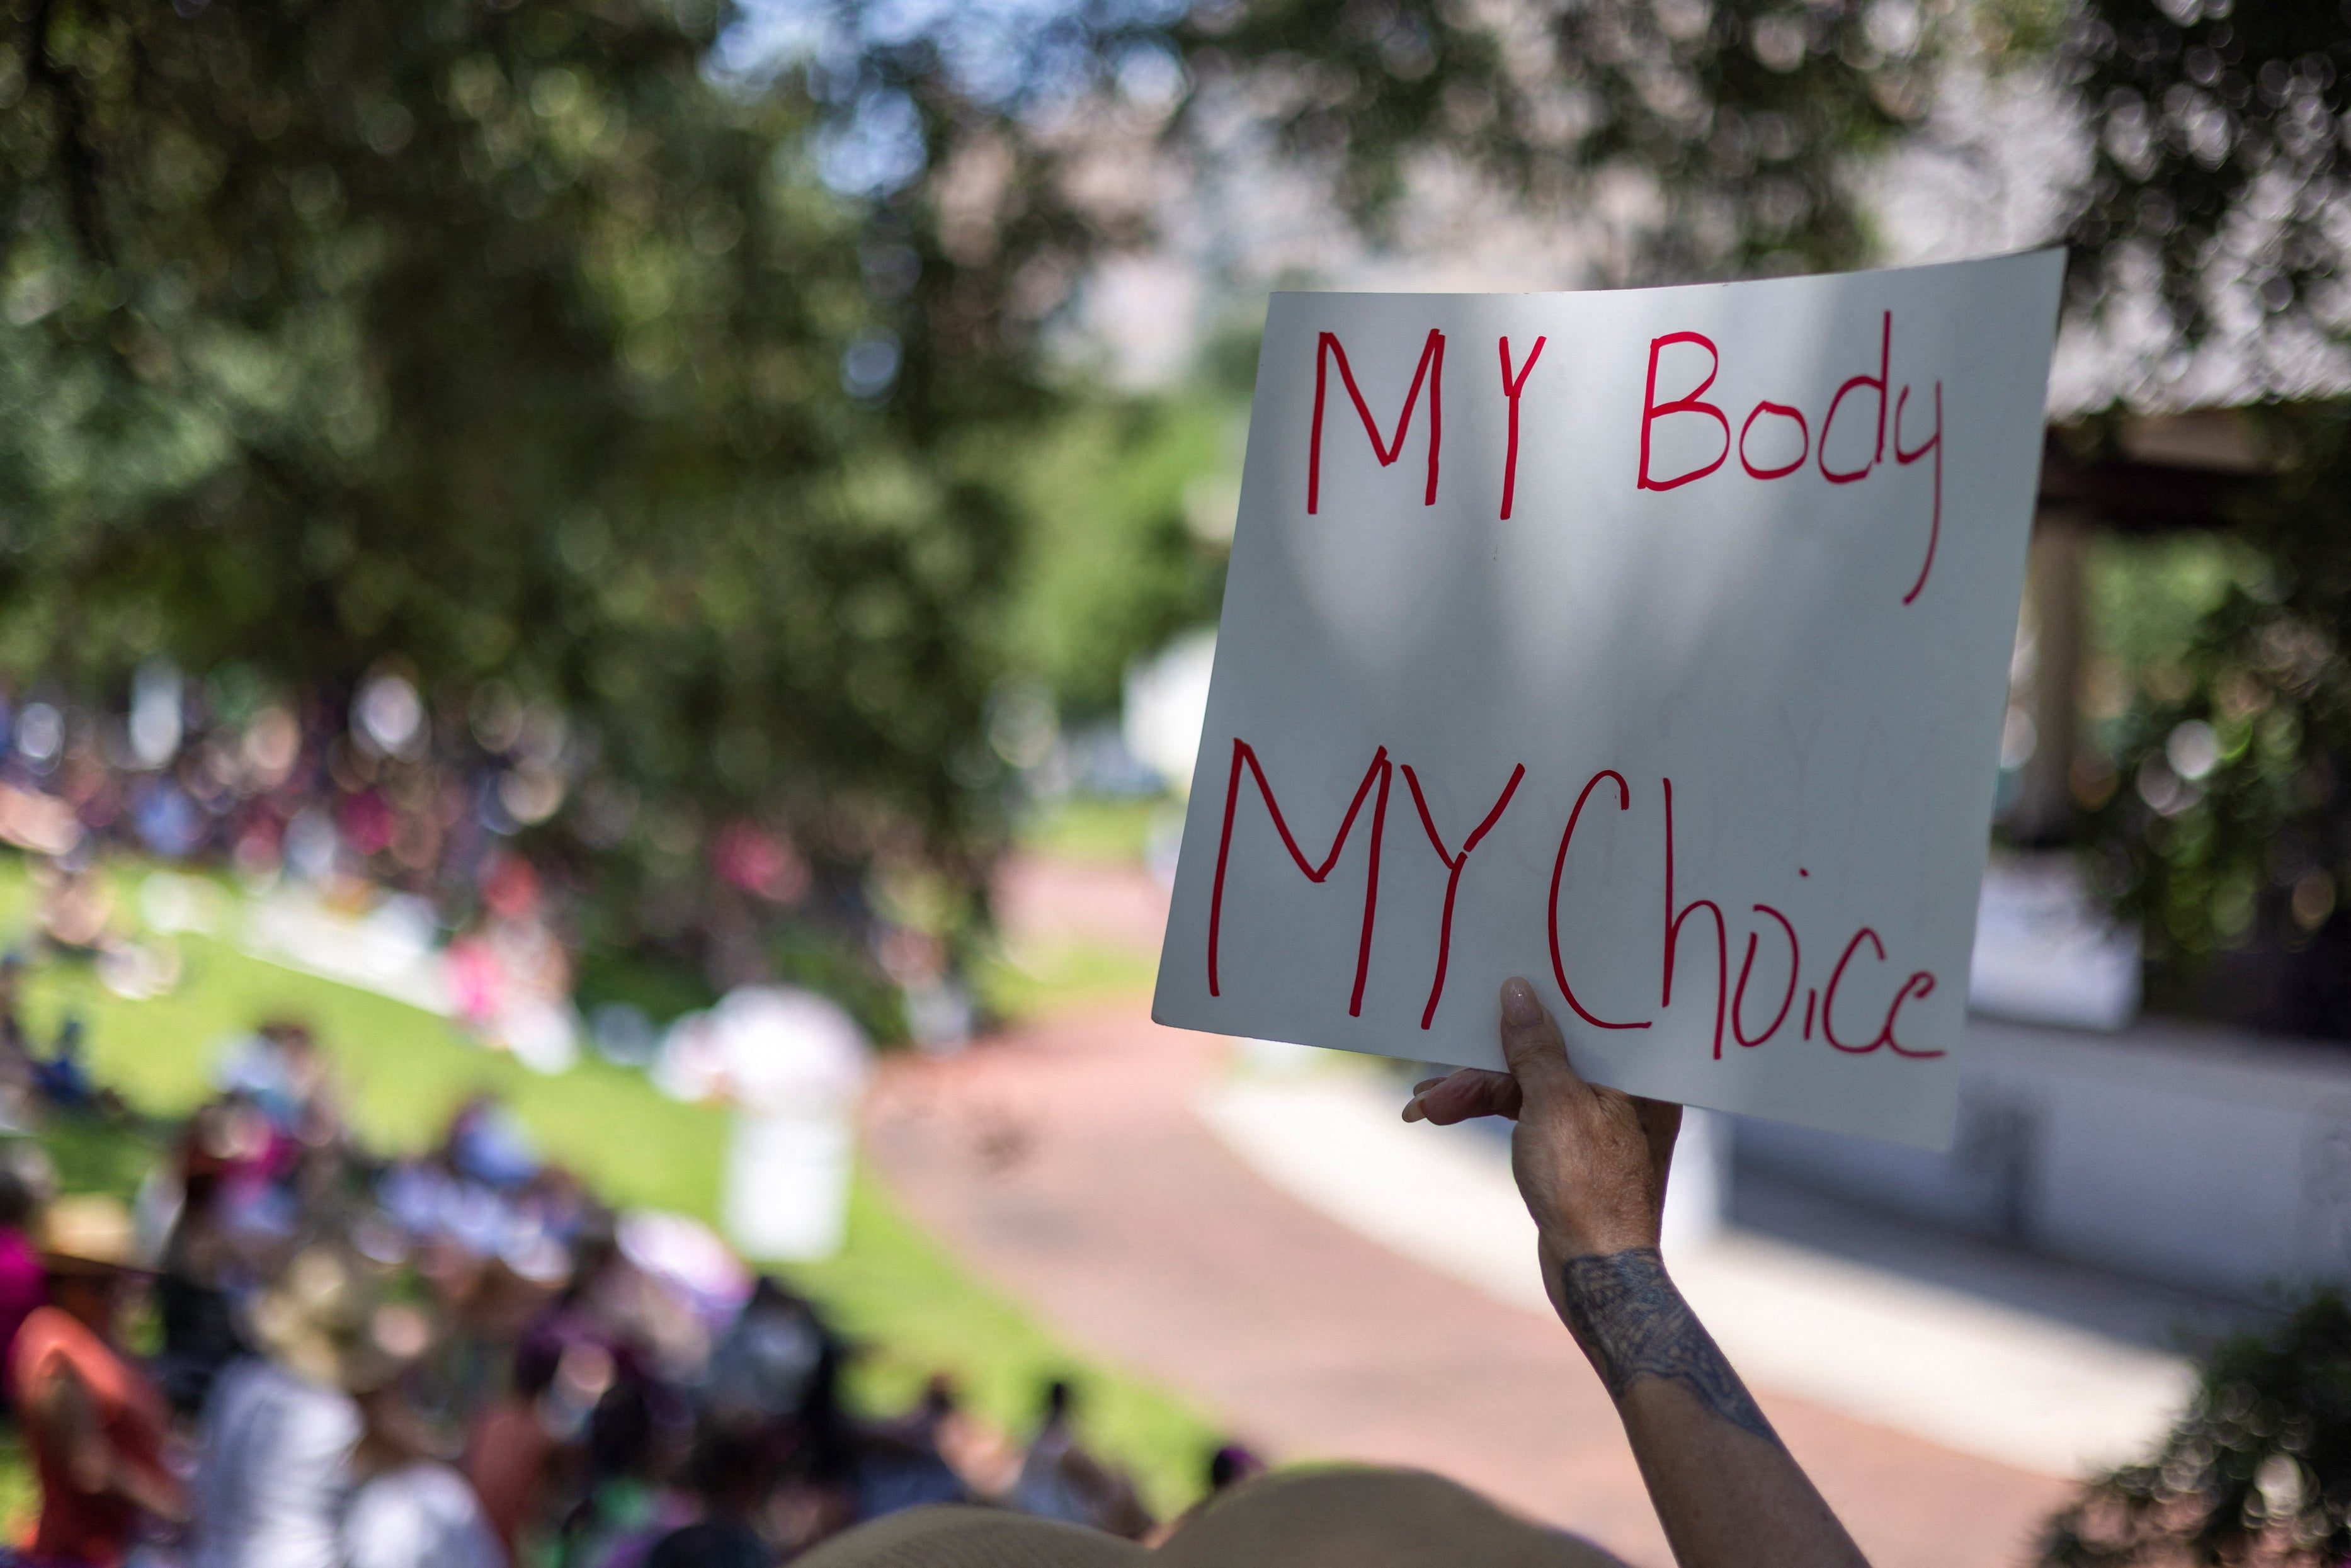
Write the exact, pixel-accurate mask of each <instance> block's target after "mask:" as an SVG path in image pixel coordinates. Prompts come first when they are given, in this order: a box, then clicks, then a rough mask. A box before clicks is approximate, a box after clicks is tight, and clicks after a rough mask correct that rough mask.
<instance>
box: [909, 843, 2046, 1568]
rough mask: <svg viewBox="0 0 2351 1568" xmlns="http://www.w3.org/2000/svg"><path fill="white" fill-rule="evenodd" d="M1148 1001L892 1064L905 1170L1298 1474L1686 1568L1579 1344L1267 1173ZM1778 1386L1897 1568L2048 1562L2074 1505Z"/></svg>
mask: <svg viewBox="0 0 2351 1568" xmlns="http://www.w3.org/2000/svg"><path fill="white" fill-rule="evenodd" d="M1037 891H1039V892H1041V891H1043V890H1042V889H1039V890H1037ZM1098 891H1101V892H1102V894H1103V896H1104V897H1105V898H1107V899H1111V900H1112V901H1113V902H1114V901H1115V900H1116V899H1117V898H1118V897H1119V896H1121V895H1117V894H1113V893H1112V892H1110V891H1109V890H1108V888H1107V884H1105V888H1104V889H1103V890H1098ZM1100 913H1102V914H1107V913H1109V911H1108V910H1107V909H1106V908H1105V909H1104V910H1102V911H1101V912H1100ZM1122 913H1123V910H1122ZM1219 1049H1220V1047H1219V1042H1217V1041H1216V1040H1212V1039H1210V1038H1208V1037H1205V1036H1200V1035H1192V1034H1185V1033H1180V1032H1177V1031H1174V1030H1162V1029H1159V1028H1157V1027H1156V1026H1155V1025H1154V1024H1152V1023H1151V1022H1150V1021H1149V1020H1148V1019H1147V1018H1145V1017H1144V1007H1143V1005H1142V1003H1141V1002H1140V1001H1139V1000H1138V1001H1137V1002H1135V1003H1134V1004H1131V1005H1129V1006H1126V1007H1124V1008H1122V1009H1116V1010H1113V1011H1110V1012H1106V1013H1100V1014H1094V1015H1091V1016H1087V1017H1082V1018H1072V1019H1063V1020H1059V1021H1056V1022H1052V1023H1050V1024H1046V1025H1041V1026H1039V1027H1037V1028H1034V1029H1031V1030H1026V1031H1023V1032H1021V1033H1019V1034H1017V1035H1014V1036H1012V1037H1010V1038H1008V1039H1005V1040H998V1041H995V1042H991V1043H990V1044H988V1045H987V1046H984V1047H981V1048H979V1049H977V1050H975V1051H971V1052H970V1053H968V1054H967V1055H966V1056H964V1057H962V1058H959V1059H956V1060H954V1061H937V1062H926V1061H911V1060H906V1059H900V1060H898V1061H893V1063H892V1064H891V1067H890V1069H889V1070H888V1071H886V1072H885V1074H884V1076H883V1082H882V1085H881V1087H880V1089H879V1091H878V1092H877V1093H876V1095H875V1096H874V1099H873V1101H872V1109H871V1124H870V1128H869V1144H870V1148H871V1151H872V1155H873V1158H874V1159H875V1161H876V1163H877V1164H878V1166H879V1167H880V1169H881V1171H882V1173H883V1176H884V1179H885V1180H887V1181H888V1182H889V1183H890V1185H891V1186H892V1187H893V1190H894V1191H895V1192H896V1193H897V1194H898V1195H899V1197H901V1199H902V1200H903V1201H904V1202H905V1203H906V1204H907V1205H908V1207H910V1208H911V1209H912V1210H913V1212H914V1214H915V1216H916V1217H917V1218H920V1219H921V1220H922V1221H923V1222H924V1223H925V1225H926V1226H927V1227H928V1228H930V1229H931V1230H932V1231H933V1232H934V1234H935V1235H936V1236H938V1237H939V1238H940V1239H942V1240H943V1241H944V1242H945V1243H946V1245H947V1246H948V1247H949V1248H950V1249H953V1250H955V1251H956V1253H957V1254H959V1255H960V1256H961V1257H962V1258H963V1259H964V1260H965V1261H966V1262H967V1263H968V1264H969V1265H970V1266H971V1267H972V1268H973V1269H974V1270H976V1271H977V1272H978V1273H979V1274H980V1275H981V1276H982V1277H983V1278H986V1279H987V1280H989V1281H992V1282H993V1283H994V1284H996V1285H997V1286H998V1287H999V1288H1001V1289H1003V1290H1004V1291H1007V1292H1008V1293H1009V1294H1011V1295H1013V1296H1015V1297H1017V1298H1019V1300H1021V1301H1025V1302H1026V1303H1028V1304H1029V1306H1030V1308H1031V1309H1032V1310H1034V1311H1036V1312H1038V1313H1039V1314H1040V1316H1041V1317H1043V1318H1044V1319H1045V1320H1047V1321H1048V1322H1050V1323H1052V1324H1053V1325H1054V1326H1055V1327H1056V1329H1058V1330H1059V1331H1060V1332H1061V1333H1062V1334H1064V1335H1065V1336H1066V1337H1068V1338H1069V1339H1070V1340H1071V1341H1072V1342H1073V1343H1078V1344H1081V1345H1083V1346H1085V1347H1086V1348H1088V1349H1089V1350H1090V1351H1092V1352H1093V1353H1095V1354H1099V1355H1101V1356H1102V1357H1105V1358H1107V1359H1110V1360H1113V1361H1116V1362H1118V1363H1120V1364H1123V1365H1125V1366H1128V1367H1131V1368H1134V1370H1136V1371H1138V1372H1141V1373H1144V1374H1145V1375H1149V1376H1152V1377H1155V1378H1156V1379H1158V1380H1159V1381H1160V1382H1162V1383H1164V1384H1165V1385H1168V1386H1170V1387H1173V1388H1175V1389H1179V1390H1181V1391H1182V1392H1183V1393H1184V1394H1186V1396H1189V1397H1190V1398H1192V1399H1193V1400H1194V1401H1196V1403H1197V1404H1199V1405H1200V1406H1203V1407H1205V1408H1206V1409H1207V1410H1208V1411H1210V1412H1212V1413H1214V1414H1215V1415H1216V1416H1217V1418H1218V1419H1220V1420H1222V1421H1224V1422H1226V1423H1228V1424H1229V1426H1230V1427H1231V1428H1232V1430H1233V1431H1234V1432H1235V1433H1236V1434H1237V1435H1238V1436H1239V1437H1242V1438H1243V1439H1245V1440H1247V1441H1249V1442H1251V1443H1252V1444H1254V1445H1257V1446H1259V1448H1262V1449H1264V1450H1267V1451H1270V1453H1271V1454H1273V1455H1274V1456H1276V1457H1278V1458H1355V1459H1364V1460H1373V1461H1378V1462H1384V1463H1392V1464H1403V1465H1415V1466H1420V1467H1423V1468H1426V1469H1434V1470H1437V1471H1440V1472H1442V1473H1444V1474H1447V1475H1449V1476H1452V1477H1454V1478H1455V1479H1458V1480H1461V1481H1464V1482H1467V1483H1468V1484H1469V1485H1472V1486H1475V1487H1478V1488H1479V1489H1480V1490H1483V1491H1485V1492H1486V1493H1488V1494H1489V1496H1492V1497H1493V1498H1495V1499H1497V1500H1499V1501H1501V1502H1503V1503H1504V1504H1505V1505H1507V1506H1510V1507H1512V1508H1515V1509H1518V1510H1519V1511H1522V1512H1524V1513H1527V1514H1529V1515H1531V1516H1533V1517H1536V1518H1540V1519H1544V1520H1548V1521H1554V1522H1556V1523H1559V1524H1562V1525H1565V1526H1567V1527H1569V1528H1571V1529H1573V1530H1576V1531H1580V1532H1581V1533H1583V1534H1584V1535H1587V1536H1589V1537H1591V1538H1592V1539H1593V1540H1594V1541H1597V1542H1601V1543H1602V1544H1604V1545H1605V1546H1607V1547H1608V1548H1610V1549H1611V1550H1612V1551H1614V1552H1618V1553H1619V1554H1621V1555H1622V1556H1624V1557H1625V1559H1627V1560H1628V1561H1629V1562H1632V1563H1635V1564H1639V1565H1641V1568H1667V1565H1668V1564H1669V1563H1670V1562H1671V1559H1670V1557H1669V1555H1668V1553H1667V1550H1666V1546H1665V1542H1664V1538H1663V1536H1662V1535H1661V1534H1660V1533H1659V1531H1658V1530H1657V1526H1656V1520H1655V1519H1654V1518H1653V1517H1652V1515H1651V1514H1650V1511H1649V1507H1648V1502H1647V1499H1646V1496H1645V1494H1644V1493H1643V1491H1642V1490H1641V1484H1640V1479H1639V1476H1638V1474H1637V1473H1636V1472H1635V1469H1634V1466H1633V1461H1632V1457H1631V1455H1630V1454H1629V1452H1627V1450H1626V1449H1625V1443H1624V1439H1623V1437H1622V1434H1621V1432H1620V1430H1619V1428H1618V1427H1617V1425H1616V1420H1615V1416H1614V1412H1613V1411H1612V1410H1611V1409H1610V1407H1609V1406H1608V1403H1607V1400H1606V1397H1605V1396H1604V1395H1603V1393H1602V1392H1601V1390H1600V1387H1599V1385H1598V1384H1597V1383H1596V1382H1595V1381H1594V1380H1593V1376H1592V1374H1591V1372H1590V1370H1589V1369H1588V1368H1587V1367H1586V1366H1585V1365H1584V1364H1583V1358H1582V1357H1581V1356H1580V1355H1579V1354H1577V1353H1576V1351H1575V1348H1574V1346H1573V1344H1572V1343H1570V1342H1569V1340H1568V1337H1567V1334H1566V1332H1565V1331H1564V1330H1562V1329H1561V1328H1560V1327H1559V1326H1558V1325H1557V1324H1556V1323H1553V1322H1548V1321H1546V1320H1544V1319H1541V1318H1538V1317H1537V1316H1535V1315H1534V1314H1532V1313H1530V1312H1521V1311H1519V1310H1517V1309H1514V1308H1511V1307H1508V1306H1504V1305H1502V1304H1500V1303H1499V1302H1497V1301H1492V1300H1490V1299H1489V1298H1488V1297H1486V1296H1484V1295H1481V1294H1479V1293H1478V1292H1477V1291H1472V1290H1471V1289H1469V1288H1468V1286H1466V1285H1461V1284H1458V1283H1457V1282H1455V1281H1452V1280H1450V1279H1447V1278H1446V1277H1444V1276H1441V1275H1438V1274H1437V1273H1435V1272H1433V1271H1430V1270H1426V1269H1424V1268H1422V1267H1421V1266H1419V1265H1418V1264H1416V1263H1412V1262H1409V1261H1407V1260H1404V1259H1402V1258H1400V1257H1398V1256H1396V1255H1395V1254H1394V1253H1392V1252H1389V1251H1387V1250H1385V1249H1383V1248H1380V1247H1378V1246H1377V1245H1375V1244H1374V1243H1372V1242H1370V1241H1367V1240H1365V1239H1363V1238H1361V1237H1359V1236H1357V1235H1356V1234H1354V1233H1353V1232H1352V1231H1350V1230H1347V1229H1345V1228H1343V1227H1341V1226H1339V1225H1337V1224H1336V1223H1334V1222H1333V1221H1332V1220H1329V1219H1327V1218H1323V1217H1322V1216H1321V1215H1319V1214H1317V1213H1315V1212H1313V1211H1312V1210H1311V1209H1308V1208H1306V1207H1303V1206H1302V1205H1300V1204H1298V1203H1296V1202H1295V1201H1293V1200H1291V1199H1290V1198H1289V1197H1285V1196H1283V1195H1281V1194H1280V1193H1278V1192H1276V1191H1275V1190H1274V1189H1273V1188H1271V1187H1270V1186H1268V1185H1267V1184H1266V1183H1264V1182H1263V1181H1261V1180H1260V1179H1259V1177H1257V1176H1255V1175H1254V1174H1252V1173H1251V1172H1249V1170H1247V1169H1246V1168H1245V1167H1243V1166H1241V1165H1240V1164H1239V1163H1238V1161H1236V1160H1235V1159H1233V1158H1232V1157H1231V1156H1230V1155H1228V1154H1227V1153H1226V1152H1225V1150H1224V1148H1223V1146H1222V1145H1219V1144H1217V1142H1216V1140H1215V1139H1214V1138H1213V1137H1212V1136H1211V1135H1210V1134H1208V1133H1207V1130H1206V1129H1205V1128H1204V1127H1203V1126H1202V1124H1200V1123H1199V1122H1198V1120H1197V1119H1196V1117H1195V1116H1194V1115H1193V1113H1192V1111H1191V1103H1192V1100H1193V1096H1194V1094H1195V1092H1196V1090H1197V1088H1198V1086H1199V1085H1200V1084H1201V1083H1202V1082H1204V1081H1205V1080H1206V1079H1207V1076H1208V1075H1209V1074H1211V1073H1212V1072H1214V1071H1216V1068H1217V1051H1218V1050H1219ZM1532 1266H1533V1265H1532V1260H1530V1261H1529V1267H1530V1268H1531V1267H1532ZM1757 1394H1758V1397H1759V1398H1760V1399H1761V1402H1762V1404H1763V1406H1764V1407H1765V1409H1766V1410H1767V1411H1768V1412H1769V1414H1770V1415H1771V1420H1772V1422H1773V1424H1774V1425H1775V1426H1776V1427H1778V1428H1779V1430H1780V1432H1781V1434H1782V1437H1785V1438H1786V1440H1787V1442H1788V1445H1789V1447H1790V1448H1792V1450H1793V1451H1794V1452H1795V1454H1796V1456H1797V1457H1798V1458H1800V1459H1801V1460H1802V1462H1803V1464H1804V1465H1805V1468H1806V1469H1808V1470H1809V1471H1810V1472H1811V1473H1812V1475H1813V1479H1815V1480H1816V1481H1817V1482H1818V1483H1819V1485H1820V1487H1821V1490H1823V1492H1824V1493H1825V1494H1827V1497H1828V1499H1829V1501H1830V1502H1831V1503H1832V1504H1833V1505H1834V1507H1835V1508H1836V1509H1837V1511H1838V1512H1839V1513H1840V1514H1842V1515H1843V1516H1844V1519H1845V1521H1846V1522H1847V1524H1848V1525H1849V1526H1850V1527H1851V1528H1852V1530H1853V1532H1854V1534H1855V1537H1856V1538H1857V1539H1858V1540H1859V1541H1860V1542H1861V1545H1862V1547H1863V1548H1864V1550H1865V1551H1866V1552H1868V1553H1869V1555H1870V1557H1871V1559H1872V1561H1873V1562H1874V1563H1876V1564H1877V1565H1878V1568H1929V1565H1932V1568H1994V1565H2001V1564H2014V1563H2022V1562H2025V1561H2028V1560H2029V1557H2030V1543H2031V1542H2032V1537H2033V1534H2034V1531H2035V1529H2036V1527H2037V1525H2038V1523H2039V1521H2041V1520H2042V1519H2043V1518H2044V1517H2045V1516H2046V1515H2047V1514H2048V1513H2049V1511H2051V1510H2052V1509H2053V1508H2054V1507H2055V1506H2057V1504H2058V1503H2059V1502H2060V1501H2061V1500H2063V1499H2064V1497H2065V1496H2066V1495H2067V1492H2068V1490H2069V1489H2068V1487H2067V1485H2066V1483H2065V1482H2064V1481H2063V1480H2060V1479H2055V1478H2053V1477H2048V1476H2041V1475H2034V1474H2032V1473H2029V1472H2026V1471H2023V1470H2019V1469H2011V1468H2010V1467H2007V1466H2003V1465H2000V1464H1995V1463H1992V1462H1991V1461H1989V1460H1985V1459H1980V1458H1970V1457H1968V1456H1964V1455H1959V1454H1954V1453H1951V1452H1949V1451H1948V1450H1945V1449H1942V1448H1937V1447H1935V1446H1934V1445H1932V1444H1930V1443H1927V1442H1923V1441H1921V1440H1919V1439H1917V1438H1915V1437H1907V1436H1904V1435H1901V1434H1898V1433H1895V1432H1890V1431H1886V1430H1884V1429H1882V1428H1879V1427H1870V1426H1867V1425H1865V1424H1863V1423H1861V1422H1857V1421H1855V1420H1852V1419H1850V1418H1848V1417H1845V1416H1840V1415H1838V1414H1836V1413H1834V1412H1832V1411H1829V1410H1825V1409H1823V1408H1821V1407H1819V1406H1812V1405H1808V1404H1805V1403H1804V1402H1802V1401H1800V1400H1793V1399H1789V1398H1786V1397H1782V1396H1774V1395H1773V1394H1772V1393H1771V1391H1770V1390H1769V1389H1759V1390H1757Z"/></svg>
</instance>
